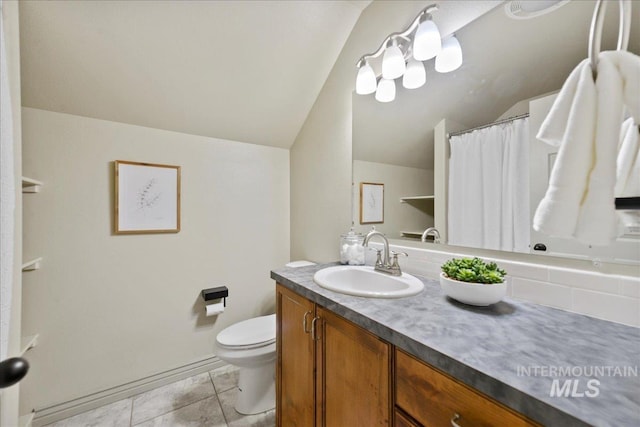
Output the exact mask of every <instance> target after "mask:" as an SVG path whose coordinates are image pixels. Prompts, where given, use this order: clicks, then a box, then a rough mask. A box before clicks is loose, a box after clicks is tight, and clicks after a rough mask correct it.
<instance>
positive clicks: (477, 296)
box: [440, 273, 507, 306]
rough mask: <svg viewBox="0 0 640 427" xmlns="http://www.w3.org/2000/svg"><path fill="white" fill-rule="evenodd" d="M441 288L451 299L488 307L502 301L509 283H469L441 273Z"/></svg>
mask: <svg viewBox="0 0 640 427" xmlns="http://www.w3.org/2000/svg"><path fill="white" fill-rule="evenodd" d="M440 287H441V288H442V291H443V292H444V293H445V294H446V295H448V296H450V297H451V298H453V299H455V300H457V301H460V302H462V303H465V304H469V305H477V306H487V305H491V304H495V303H497V302H498V301H500V300H501V299H502V298H504V296H505V295H506V294H507V283H506V282H502V283H494V284H491V285H485V284H482V283H469V282H461V281H459V280H453V279H450V278H448V277H446V276H445V274H444V273H440Z"/></svg>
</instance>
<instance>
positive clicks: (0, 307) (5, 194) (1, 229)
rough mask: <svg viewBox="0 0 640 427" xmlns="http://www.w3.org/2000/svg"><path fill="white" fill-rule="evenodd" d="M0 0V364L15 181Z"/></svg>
mask: <svg viewBox="0 0 640 427" xmlns="http://www.w3.org/2000/svg"><path fill="white" fill-rule="evenodd" d="M3 19H4V18H3V16H2V1H1V0H0V361H2V360H4V359H6V357H7V351H8V341H9V319H10V318H11V288H12V286H13V256H14V255H13V244H14V240H13V238H14V235H13V234H14V230H13V227H14V218H13V216H14V211H15V187H14V184H15V179H14V176H13V173H14V172H13V171H14V168H13V161H14V158H13V123H12V120H13V117H12V114H11V100H10V97H9V76H8V75H7V69H8V67H7V55H6V49H5V38H4V27H3V25H2V21H3Z"/></svg>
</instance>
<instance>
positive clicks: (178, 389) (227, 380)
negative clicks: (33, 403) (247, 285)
mask: <svg viewBox="0 0 640 427" xmlns="http://www.w3.org/2000/svg"><path fill="white" fill-rule="evenodd" d="M237 385H238V370H237V368H235V367H233V366H223V367H222V368H218V369H216V370H213V371H210V372H205V373H202V374H199V375H195V376H193V377H190V378H187V379H184V380H181V381H177V382H175V383H172V384H168V385H165V386H162V387H160V388H157V389H154V390H150V391H147V392H145V393H142V394H139V395H137V396H133V397H130V398H128V399H124V400H120V401H118V402H114V403H111V404H109V405H105V406H102V407H100V408H97V409H93V410H91V411H88V412H84V413H82V414H78V415H76V416H73V417H71V418H67V419H64V420H60V421H57V422H55V423H53V424H49V425H48V426H47V427H129V426H137V427H182V426H185V427H186V426H188V427H205V426H206V427H249V426H252V427H272V426H274V425H275V410H274V409H272V410H271V411H267V412H264V413H262V414H257V415H249V416H246V415H241V414H239V413H238V412H236V410H235V409H234V408H233V404H234V402H235V396H236V393H237V392H238V387H237Z"/></svg>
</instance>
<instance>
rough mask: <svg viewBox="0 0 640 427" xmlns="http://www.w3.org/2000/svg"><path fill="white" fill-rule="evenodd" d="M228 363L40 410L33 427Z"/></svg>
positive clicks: (198, 365)
mask: <svg viewBox="0 0 640 427" xmlns="http://www.w3.org/2000/svg"><path fill="white" fill-rule="evenodd" d="M225 365H226V363H225V362H223V361H222V360H220V359H218V357H217V356H210V357H206V358H204V359H201V360H198V361H196V362H192V363H189V364H186V365H183V366H179V367H177V368H173V369H169V370H167V371H164V372H160V373H157V374H154V375H150V376H148V377H144V378H140V379H138V380H135V381H131V382H128V383H125V384H121V385H118V386H115V387H111V388H108V389H106V390H102V391H99V392H96V393H92V394H89V395H87V396H83V397H79V398H76V399H72V400H68V401H66V402H61V403H58V404H55V405H52V406H48V407H46V408H40V409H36V414H35V418H34V419H33V427H42V426H45V425H47V424H50V423H53V422H56V421H59V420H62V419H65V418H69V417H72V416H74V415H77V414H80V413H82V412H86V411H90V410H92V409H95V408H99V407H100V406H104V405H108V404H109V403H113V402H116V401H118V400H122V399H126V398H129V397H132V396H135V395H137V394H140V393H144V392H145V391H149V390H152V389H154V388H158V387H161V386H163V385H166V384H170V383H172V382H175V381H179V380H181V379H185V378H188V377H191V376H193V375H197V374H200V373H202V372H207V371H210V370H213V369H216V368H220V367H222V366H225Z"/></svg>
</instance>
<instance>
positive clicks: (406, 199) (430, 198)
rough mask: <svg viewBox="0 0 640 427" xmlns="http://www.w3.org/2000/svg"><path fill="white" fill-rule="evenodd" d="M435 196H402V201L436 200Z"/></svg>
mask: <svg viewBox="0 0 640 427" xmlns="http://www.w3.org/2000/svg"><path fill="white" fill-rule="evenodd" d="M434 198H435V196H407V197H401V198H400V203H407V202H415V201H419V200H434Z"/></svg>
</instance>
